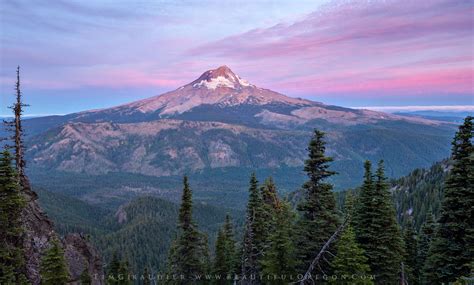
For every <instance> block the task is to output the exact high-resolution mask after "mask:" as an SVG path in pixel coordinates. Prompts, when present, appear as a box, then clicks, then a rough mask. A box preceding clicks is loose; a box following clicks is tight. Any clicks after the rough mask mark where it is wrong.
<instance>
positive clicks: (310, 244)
mask: <svg viewBox="0 0 474 285" xmlns="http://www.w3.org/2000/svg"><path fill="white" fill-rule="evenodd" d="M325 151H326V143H325V142H324V133H323V132H320V131H317V130H315V131H314V136H313V138H312V139H311V141H310V143H309V146H308V159H307V160H306V161H305V167H304V170H305V171H306V173H307V175H308V177H309V181H307V182H306V183H305V184H304V185H303V190H304V193H305V197H304V200H303V202H302V203H300V204H299V205H298V207H297V209H298V211H299V212H300V213H301V217H300V219H299V222H298V237H297V238H298V241H297V245H296V247H297V251H298V252H297V258H298V260H299V261H300V262H301V267H300V269H301V270H306V268H307V267H308V265H309V264H310V263H311V261H312V259H313V258H314V256H315V255H316V254H317V253H318V252H319V251H320V249H321V247H322V246H323V245H324V244H325V243H326V241H327V240H328V239H329V237H330V236H331V235H332V234H333V233H334V232H335V231H336V229H337V225H338V223H339V219H338V216H337V212H336V202H335V198H334V195H333V193H332V185H331V184H329V183H327V182H325V181H326V179H327V178H329V177H331V176H332V175H334V174H335V172H333V171H330V170H329V163H330V162H331V161H332V160H333V159H332V158H331V157H327V156H325Z"/></svg>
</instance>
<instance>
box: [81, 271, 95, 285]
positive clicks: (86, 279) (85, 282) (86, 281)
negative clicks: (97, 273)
mask: <svg viewBox="0 0 474 285" xmlns="http://www.w3.org/2000/svg"><path fill="white" fill-rule="evenodd" d="M79 279H80V283H81V285H90V284H92V279H91V276H90V275H89V271H88V270H87V267H85V268H84V270H83V271H82V273H81V276H79Z"/></svg>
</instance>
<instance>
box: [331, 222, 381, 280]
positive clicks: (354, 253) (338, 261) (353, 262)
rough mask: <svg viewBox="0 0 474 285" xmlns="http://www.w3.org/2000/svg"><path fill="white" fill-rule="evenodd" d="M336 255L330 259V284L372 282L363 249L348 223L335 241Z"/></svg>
mask: <svg viewBox="0 0 474 285" xmlns="http://www.w3.org/2000/svg"><path fill="white" fill-rule="evenodd" d="M336 252H337V254H336V257H335V258H334V260H333V261H332V270H333V273H332V276H336V277H337V278H336V279H332V280H331V283H332V284H347V285H348V284H364V285H368V284H373V281H372V280H371V279H370V278H369V276H370V268H369V265H368V264H367V258H366V257H365V255H364V250H363V249H362V248H361V247H360V246H359V245H358V244H357V242H356V239H355V234H354V230H353V229H352V226H351V225H348V226H347V227H346V228H345V229H344V232H343V233H342V235H341V237H340V238H339V240H338V241H337V243H336Z"/></svg>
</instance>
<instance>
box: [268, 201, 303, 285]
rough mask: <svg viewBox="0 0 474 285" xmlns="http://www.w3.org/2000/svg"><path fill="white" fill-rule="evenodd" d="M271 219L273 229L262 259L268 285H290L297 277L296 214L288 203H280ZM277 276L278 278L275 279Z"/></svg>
mask: <svg viewBox="0 0 474 285" xmlns="http://www.w3.org/2000/svg"><path fill="white" fill-rule="evenodd" d="M277 205H278V206H277V208H276V209H274V214H273V216H272V217H271V219H272V224H273V229H272V231H271V232H270V233H269V236H268V239H267V249H266V251H265V255H264V256H263V257H262V259H261V264H262V275H263V276H264V278H263V280H264V283H266V284H288V283H290V282H291V281H294V280H292V278H293V279H294V278H295V276H296V273H297V272H296V248H295V245H294V242H293V239H292V238H293V236H294V234H295V233H294V230H295V225H294V221H295V214H294V212H293V211H292V209H291V207H290V205H289V204H288V203H287V202H283V201H278V204H277ZM275 276H276V278H274V277H275Z"/></svg>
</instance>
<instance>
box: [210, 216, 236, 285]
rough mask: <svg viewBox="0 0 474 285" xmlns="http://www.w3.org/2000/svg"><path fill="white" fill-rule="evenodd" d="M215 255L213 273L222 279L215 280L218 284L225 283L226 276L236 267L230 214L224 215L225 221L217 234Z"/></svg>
mask: <svg viewBox="0 0 474 285" xmlns="http://www.w3.org/2000/svg"><path fill="white" fill-rule="evenodd" d="M215 253H216V255H215V258H214V267H213V270H212V271H213V273H214V274H215V275H219V276H221V278H222V279H223V280H216V281H217V282H216V283H218V284H226V282H227V283H228V282H229V281H224V280H225V279H226V277H227V276H231V278H233V275H234V274H235V273H236V270H237V269H238V262H239V260H238V259H237V250H236V245H235V237H234V226H233V225H232V221H231V220H230V216H229V215H226V217H225V223H224V225H223V226H222V228H221V229H220V230H219V233H218V234H217V240H216V251H215Z"/></svg>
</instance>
